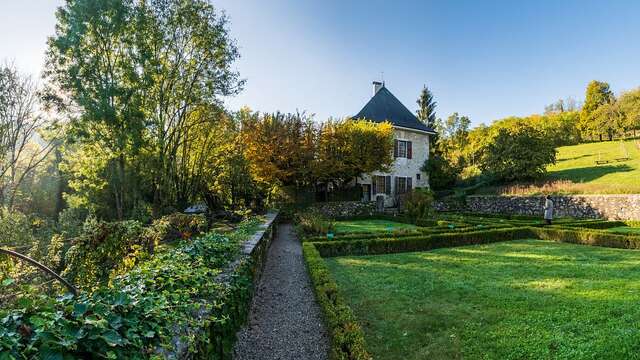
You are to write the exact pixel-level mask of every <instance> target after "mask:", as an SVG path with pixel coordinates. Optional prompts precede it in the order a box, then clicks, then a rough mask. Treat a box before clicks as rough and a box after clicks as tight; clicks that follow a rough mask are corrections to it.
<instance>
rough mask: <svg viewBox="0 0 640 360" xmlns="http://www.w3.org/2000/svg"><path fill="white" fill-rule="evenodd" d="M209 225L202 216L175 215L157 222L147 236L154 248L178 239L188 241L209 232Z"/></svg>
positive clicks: (167, 216) (152, 225)
mask: <svg viewBox="0 0 640 360" xmlns="http://www.w3.org/2000/svg"><path fill="white" fill-rule="evenodd" d="M208 226H209V223H208V221H207V218H206V217H205V216H204V215H202V214H198V215H190V214H181V213H175V214H171V215H166V216H163V217H161V218H160V219H158V220H155V221H154V222H153V223H152V224H151V226H150V227H149V228H148V229H147V231H146V234H145V236H146V237H147V238H148V239H149V241H150V242H151V244H152V246H155V245H157V244H160V243H164V242H171V241H174V240H178V239H188V238H190V237H192V236H194V235H198V234H201V233H203V232H205V231H206V230H207V228H208Z"/></svg>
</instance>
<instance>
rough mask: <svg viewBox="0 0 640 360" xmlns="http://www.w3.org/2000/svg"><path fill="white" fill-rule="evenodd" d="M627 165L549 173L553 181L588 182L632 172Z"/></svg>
mask: <svg viewBox="0 0 640 360" xmlns="http://www.w3.org/2000/svg"><path fill="white" fill-rule="evenodd" d="M633 170H634V169H633V168H632V167H631V166H629V165H604V166H591V167H583V168H573V169H565V170H558V171H553V172H550V173H549V176H550V177H552V178H554V179H563V180H571V181H573V182H589V181H593V180H595V179H598V178H601V177H603V176H605V175H608V174H614V173H622V172H629V171H633Z"/></svg>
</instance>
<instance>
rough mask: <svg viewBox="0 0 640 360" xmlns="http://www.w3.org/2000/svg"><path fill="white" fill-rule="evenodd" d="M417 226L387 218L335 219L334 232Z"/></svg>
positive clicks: (383, 229)
mask: <svg viewBox="0 0 640 360" xmlns="http://www.w3.org/2000/svg"><path fill="white" fill-rule="evenodd" d="M416 228H417V226H415V225H411V224H404V223H399V222H394V221H387V220H375V219H371V220H351V221H336V222H335V232H336V234H346V233H354V232H380V231H397V230H413V229H416Z"/></svg>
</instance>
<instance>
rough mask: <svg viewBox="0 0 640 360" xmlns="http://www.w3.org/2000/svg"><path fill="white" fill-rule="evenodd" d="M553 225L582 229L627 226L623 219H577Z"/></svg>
mask: <svg viewBox="0 0 640 360" xmlns="http://www.w3.org/2000/svg"><path fill="white" fill-rule="evenodd" d="M553 226H554V227H565V228H583V229H609V228H613V227H617V226H627V223H626V222H624V221H608V220H595V221H578V222H570V223H564V224H562V223H561V224H557V225H553Z"/></svg>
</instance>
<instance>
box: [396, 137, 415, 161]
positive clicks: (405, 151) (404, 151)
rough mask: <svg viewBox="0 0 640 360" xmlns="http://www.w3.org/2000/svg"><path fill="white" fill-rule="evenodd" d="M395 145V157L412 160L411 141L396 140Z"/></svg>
mask: <svg viewBox="0 0 640 360" xmlns="http://www.w3.org/2000/svg"><path fill="white" fill-rule="evenodd" d="M393 145H394V146H393V157H395V158H407V159H411V156H412V149H411V148H412V146H411V141H406V140H395V141H394V144H393Z"/></svg>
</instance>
